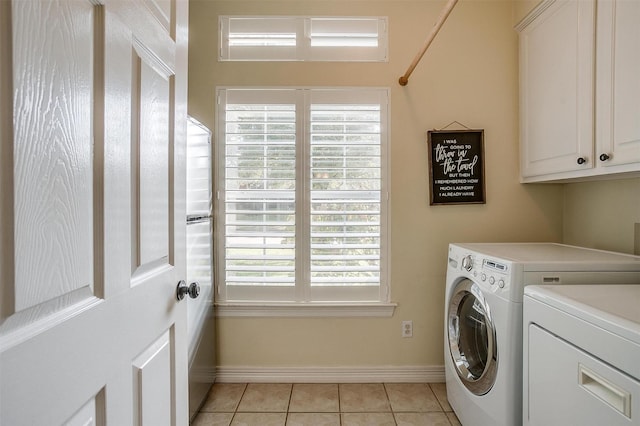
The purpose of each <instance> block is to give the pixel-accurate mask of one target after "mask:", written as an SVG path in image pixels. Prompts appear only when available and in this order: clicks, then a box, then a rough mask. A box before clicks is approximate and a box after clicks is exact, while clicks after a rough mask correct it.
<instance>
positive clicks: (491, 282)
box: [489, 277, 496, 285]
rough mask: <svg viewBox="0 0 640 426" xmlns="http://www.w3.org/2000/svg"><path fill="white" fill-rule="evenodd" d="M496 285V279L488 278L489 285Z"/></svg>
mask: <svg viewBox="0 0 640 426" xmlns="http://www.w3.org/2000/svg"><path fill="white" fill-rule="evenodd" d="M495 283H496V279H495V278H493V277H489V284H491V285H494V284H495Z"/></svg>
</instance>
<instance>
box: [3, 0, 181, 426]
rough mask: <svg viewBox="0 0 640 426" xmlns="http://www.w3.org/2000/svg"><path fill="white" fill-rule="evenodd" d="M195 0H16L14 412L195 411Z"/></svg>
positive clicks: (12, 24)
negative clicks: (189, 133)
mask: <svg viewBox="0 0 640 426" xmlns="http://www.w3.org/2000/svg"><path fill="white" fill-rule="evenodd" d="M187 14H188V2H187V1H186V0H185V1H182V0H139V1H134V0H103V1H102V0H13V1H4V0H0V180H1V182H0V183H1V186H0V188H1V189H0V225H1V228H0V239H1V241H2V245H1V251H0V277H2V282H1V284H0V424H2V425H7V426H19V425H105V424H108V425H117V426H120V425H149V426H161V425H186V424H187V423H188V407H187V401H188V398H187V346H188V345H187V342H186V331H187V330H186V301H182V302H178V301H177V299H176V286H177V284H178V282H179V281H180V280H182V279H186V271H185V190H184V186H185V138H186V63H187V52H186V49H187Z"/></svg>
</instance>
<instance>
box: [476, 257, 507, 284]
mask: <svg viewBox="0 0 640 426" xmlns="http://www.w3.org/2000/svg"><path fill="white" fill-rule="evenodd" d="M480 269H481V271H480V281H482V282H488V283H489V286H490V287H491V288H494V287H495V288H496V290H497V289H504V288H505V287H507V285H508V283H509V275H508V274H507V272H508V271H509V268H508V266H507V265H506V264H504V263H500V262H496V261H494V260H492V259H482V264H481V265H480Z"/></svg>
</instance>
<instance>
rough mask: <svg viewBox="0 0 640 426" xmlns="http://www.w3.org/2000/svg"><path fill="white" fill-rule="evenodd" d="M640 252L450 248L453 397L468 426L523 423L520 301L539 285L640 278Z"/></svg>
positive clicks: (447, 353)
mask: <svg viewBox="0 0 640 426" xmlns="http://www.w3.org/2000/svg"><path fill="white" fill-rule="evenodd" d="M639 279H640V256H632V255H627V254H622V253H613V252H608V251H602V250H594V249H587V248H582V247H575V246H568V245H563V244H555V243H470V244H451V245H450V246H449V255H448V265H447V277H446V288H445V318H444V320H445V321H444V322H445V325H444V334H445V345H444V346H445V347H444V358H445V377H446V385H447V397H448V400H449V403H450V404H451V406H452V407H453V409H454V411H455V412H456V415H457V416H458V418H459V419H460V422H461V423H462V425H463V426H517V425H521V424H522V301H523V294H524V287H525V286H527V285H533V284H538V285H539V284H555V285H563V284H603V283H604V284H606V283H616V284H635V283H638V282H639Z"/></svg>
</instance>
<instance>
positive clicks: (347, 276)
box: [309, 90, 386, 300]
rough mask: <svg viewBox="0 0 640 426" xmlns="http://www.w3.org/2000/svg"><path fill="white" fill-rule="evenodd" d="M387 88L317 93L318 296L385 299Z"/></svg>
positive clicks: (313, 169)
mask: <svg viewBox="0 0 640 426" xmlns="http://www.w3.org/2000/svg"><path fill="white" fill-rule="evenodd" d="M385 93H386V92H380V91H372V92H367V91H356V92H354V93H348V92H345V91H343V90H317V91H312V94H311V111H310V136H309V138H310V180H311V182H310V230H311V232H310V250H311V252H310V284H311V291H312V294H314V297H313V298H314V299H328V298H331V297H334V298H335V297H336V296H337V295H338V294H340V297H341V298H343V299H345V300H349V299H351V298H353V297H357V298H358V299H360V300H379V299H380V294H379V289H380V280H381V273H382V271H381V266H382V262H381V256H382V248H381V238H382V220H383V218H382V215H381V213H382V203H383V199H382V198H383V197H382V191H383V188H382V182H383V179H382V178H383V176H382V170H383V168H382V166H383V165H382V161H383V159H382V153H383V149H384V145H383V141H382V136H381V127H382V123H383V118H384V117H383V111H382V105H385V104H386V102H385V100H384V99H382V96H381V95H382V94H385Z"/></svg>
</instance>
